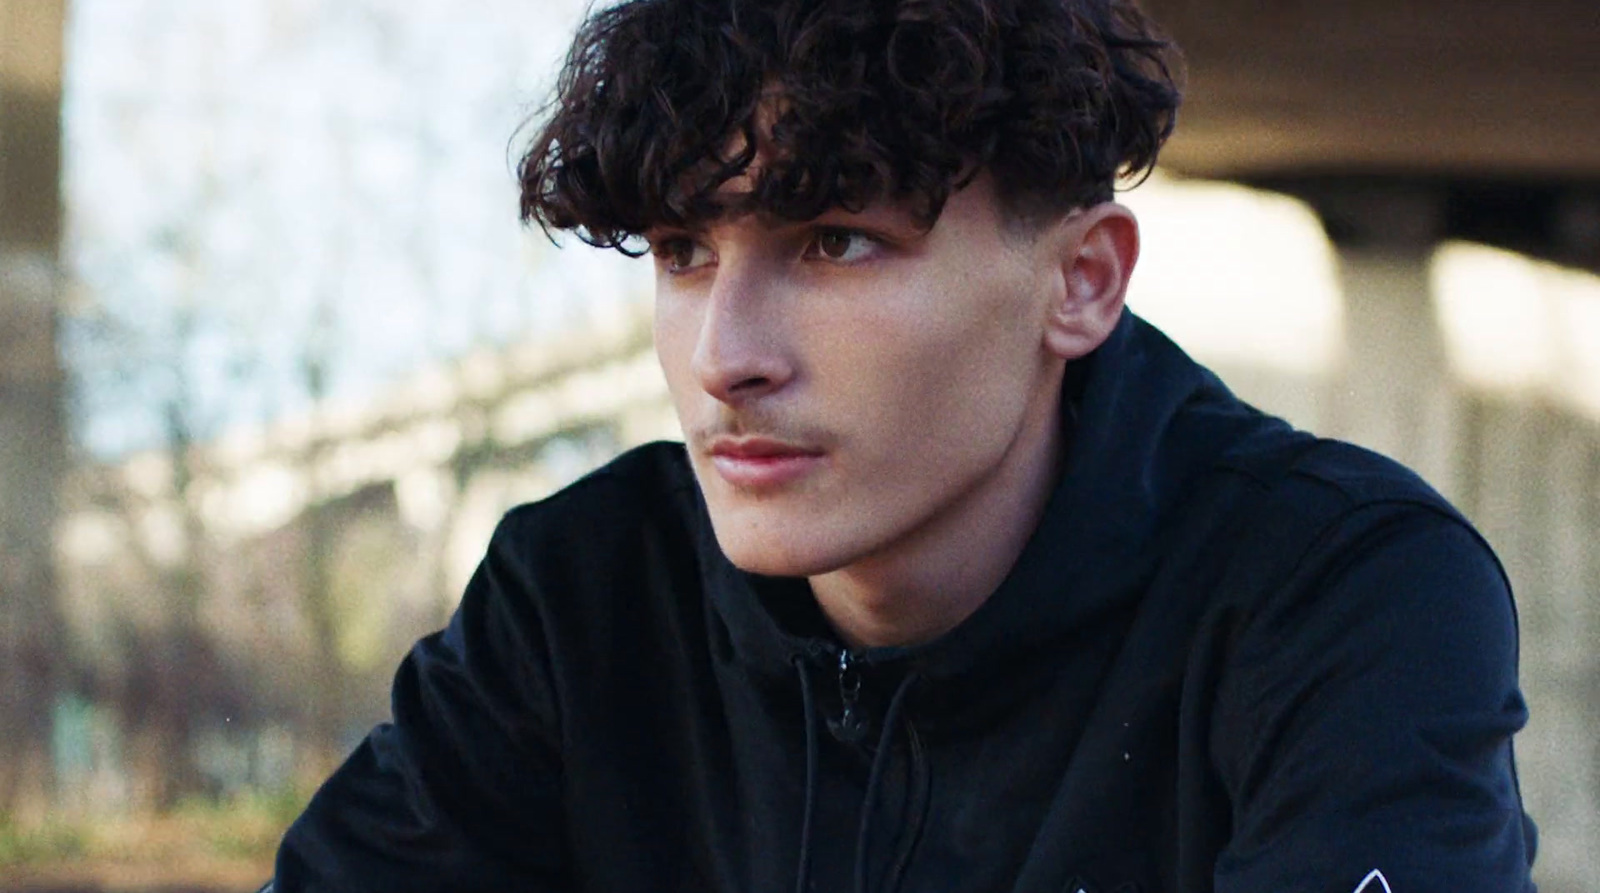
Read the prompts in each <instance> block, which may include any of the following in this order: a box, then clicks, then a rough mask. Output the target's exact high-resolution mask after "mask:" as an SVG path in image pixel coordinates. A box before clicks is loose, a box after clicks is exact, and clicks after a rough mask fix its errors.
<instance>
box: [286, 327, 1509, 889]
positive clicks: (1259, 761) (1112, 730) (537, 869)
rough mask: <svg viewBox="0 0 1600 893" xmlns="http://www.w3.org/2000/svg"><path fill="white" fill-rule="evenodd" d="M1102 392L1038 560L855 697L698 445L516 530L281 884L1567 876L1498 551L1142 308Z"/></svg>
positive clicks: (1428, 882) (948, 885) (433, 642)
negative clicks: (1546, 838)
mask: <svg viewBox="0 0 1600 893" xmlns="http://www.w3.org/2000/svg"><path fill="white" fill-rule="evenodd" d="M1072 375H1073V376H1074V379H1073V380H1074V382H1076V384H1075V386H1074V388H1073V389H1072V390H1073V395H1074V396H1073V399H1072V403H1071V405H1070V406H1069V407H1068V410H1069V411H1068V412H1066V413H1064V416H1065V417H1066V418H1068V419H1070V420H1073V428H1072V431H1071V442H1070V447H1069V450H1068V454H1067V458H1066V463H1065V469H1064V473H1063V476H1062V480H1061V483H1060V484H1059V486H1058V487H1057V489H1056V491H1055V492H1054V493H1053V494H1052V496H1051V499H1050V501H1049V505H1048V507H1047V509H1046V512H1045V516H1044V518H1043V520H1042V522H1041V524H1040V526H1039V528H1038V530H1037V531H1036V532H1035V534H1034V536H1033V537H1032V539H1031V540H1030V542H1029V543H1028V544H1027V546H1026V547H1025V549H1024V551H1023V553H1022V556H1021V557H1020V559H1019V560H1018V563H1017V565H1016V567H1015V568H1014V569H1013V570H1012V572H1011V574H1010V575H1009V576H1008V577H1007V579H1006V580H1005V581H1004V582H1003V583H1002V584H1001V586H1000V587H999V588H998V589H997V590H996V592H995V593H994V594H993V595H992V596H991V597H990V599H989V600H988V601H987V602H985V604H984V605H983V606H982V607H981V608H980V609H979V610H978V611H977V612H975V613H974V614H973V615H972V616H971V617H970V618H968V619H967V621H966V622H964V623H963V624H962V625H961V626H959V627H958V628H956V629H955V630H953V631H952V632H950V633H949V634H947V635H945V636H943V637H942V638H940V639H939V640H937V641H935V642H932V643H930V644H927V645H924V646H920V647H916V648H886V649H875V650H865V651H860V652H850V653H848V654H845V655H844V658H845V660H846V662H847V663H848V664H849V666H850V667H851V672H852V673H855V674H857V677H858V678H853V679H851V680H850V684H849V685H848V686H841V685H839V684H838V681H839V679H838V674H839V668H840V665H841V652H842V649H841V646H840V645H839V644H838V643H837V641H835V640H834V639H833V637H832V636H831V635H830V634H829V633H828V631H827V626H826V624H825V623H824V622H823V621H822V618H821V616H820V612H819V611H817V609H816V606H815V603H814V601H813V600H812V599H811V597H810V592H809V589H808V587H807V585H806V583H805V581H804V580H784V579H769V578H761V577H755V576H752V575H749V574H746V573H743V572H741V571H739V570H738V569H736V568H734V567H733V566H732V565H731V564H729V562H728V561H727V559H726V558H725V557H724V556H723V555H722V553H721V552H720V551H719V550H718V548H717V546H716V542H715V540H714V538H713V536H712V534H711V531H710V526H709V521H708V519H707V517H706V514H705V506H704V504H703V502H702V501H701V499H700V495H699V491H698V489H697V487H696V485H695V482H694V479H693V476H692V474H691V473H690V470H689V468H688V464H687V460H686V457H685V456H684V454H683V451H682V447H681V446H678V445H672V444H653V445H650V446H646V447H642V448H640V449H638V450H635V451H633V452H631V453H629V454H627V455H625V456H623V457H621V458H619V459H618V460H616V461H615V462H613V463H611V464H610V465H608V466H607V467H606V468H604V469H602V470H600V471H598V472H596V473H594V474H592V475H590V476H588V477H587V478H585V479H584V480H582V481H580V482H578V483H577V484H574V485H573V486H571V487H569V488H567V489H566V490H564V491H562V492H561V493H558V494H557V495H555V496H553V497H551V498H549V499H547V500H545V501H543V502H540V503H538V504H534V505H530V506H524V507H522V508H519V509H516V510H514V511H513V512H511V513H510V514H508V515H507V516H506V518H505V520H504V521H503V522H502V524H501V525H500V528H499V529H498V531H497V532H496V534H495V536H494V539H493V541H492V543H491V545H490V548H489V552H488V556H487V557H486V559H485V560H484V563H483V565H482V567H481V568H480V570H479V571H478V573H477V575H476V576H475V577H474V578H473V581H472V583H471V584H470V585H469V587H468V589H467V592H466V593H465V596H464V598H463V600H462V604H461V607H460V609H459V610H458V612H457V613H456V615H455V617H454V618H453V619H452V621H451V623H450V625H449V627H447V628H446V629H445V630H444V631H443V632H441V633H439V634H437V635H434V636H431V637H429V638H427V639H424V640H423V641H422V642H420V643H419V644H418V645H417V646H416V648H415V649H414V650H413V651H412V653H411V655H410V656H409V657H408V658H407V659H406V660H405V662H404V664H403V665H402V666H401V668H400V671H399V674H398V675H397V677H396V682H395V687H394V722H393V723H392V724H389V725H385V726H382V727H380V728H379V729H377V730H376V731H374V732H373V733H372V735H371V736H370V737H369V738H368V740H367V741H366V742H365V743H364V744H362V745H361V747H360V748H359V749H358V750H357V751H356V752H355V753H354V755H352V756H351V758H350V760H349V761H348V762H347V763H346V764H345V765H344V766H343V767H342V768H341V769H340V770H339V771H338V772H337V773H335V774H334V776H333V777H332V778H330V779H329V780H328V782H327V783H326V784H325V785H324V787H323V788H322V789H321V791H319V792H318V794H317V795H316V797H315V798H314V799H313V801H312V803H311V805H310V807H309V808H308V809H307V810H306V812H305V814H304V815H303V816H302V817H301V818H300V819H299V820H298V821H297V822H296V823H295V825H294V826H293V827H292V828H291V829H290V830H289V833H288V834H287V836H286V837H285V839H284V842H283V846H282V848H281V851H280V853H279V856H278V862H277V874H276V885H277V890H278V891H279V893H301V891H335V890H338V891H365V890H371V891H446V890H448V891H510V890H518V891H604V893H631V891H728V893H733V891H738V893H753V891H781V890H787V889H794V888H795V887H796V886H797V883H798V884H799V886H800V887H801V888H802V889H809V890H814V891H819V893H835V891H845V890H849V889H865V890H871V891H882V893H889V891H896V890H899V891H942V890H952V891H953V890H960V891H1016V893H1073V891H1077V890H1083V891H1086V893H1101V891H1104V893H1112V891H1134V890H1137V891H1144V893H1160V891H1172V893H1201V891H1215V893H1293V891H1301V893H1352V891H1354V890H1356V888H1357V887H1358V886H1360V885H1361V884H1362V883H1363V882H1364V881H1366V880H1367V879H1369V878H1370V877H1373V872H1374V871H1377V872H1380V873H1381V876H1382V878H1383V879H1384V881H1385V882H1387V883H1388V884H1389V885H1390V886H1391V887H1392V888H1393V889H1394V890H1395V891H1406V893H1432V891H1439V893H1443V891H1450V893H1471V891H1484V893H1488V891H1494V893H1505V891H1525V890H1531V889H1532V884H1531V882H1530V881H1529V879H1528V866H1529V864H1530V863H1531V861H1532V857H1533V850H1534V834H1533V825H1532V823H1531V822H1530V821H1528V819H1527V818H1526V816H1525V815H1524V814H1523V812H1522V809H1521V803H1520V797H1519V794H1518V792H1517V786H1516V776H1515V770H1514V766H1513V756H1512V748H1511V738H1512V734H1513V733H1514V732H1515V731H1516V730H1518V729H1519V728H1521V727H1522V725H1523V723H1524V722H1525V721H1526V715H1527V714H1526V709H1525V707H1524V705H1523V701H1522V698H1521V695H1520V694H1519V691H1518V686H1517V679H1516V662H1517V653H1516V649H1517V641H1516V618H1515V614H1514V611H1513V607H1512V603H1511V597H1510V591H1509V588H1508V586H1507V584H1506V581H1505V578H1504V576H1503V574H1502V572H1501V570H1500V567H1499V565H1498V564H1497V563H1496V561H1495V559H1494V557H1493V555H1492V554H1491V552H1490V551H1489V549H1488V547H1487V546H1486V545H1485V543H1484V542H1483V541H1482V540H1481V538H1480V537H1479V536H1478V535H1477V534H1476V533H1475V532H1474V531H1473V530H1472V528H1471V527H1470V526H1469V525H1467V523H1466V522H1465V521H1464V520H1462V519H1461V517H1460V516H1459V515H1458V514H1457V513H1456V512H1455V511H1454V510H1453V509H1452V508H1450V506H1449V505H1447V504H1446V503H1445V502H1444V500H1443V499H1441V498H1440V497H1439V496H1438V495H1437V494H1435V493H1434V492H1433V491H1432V490H1430V489H1429V488H1428V487H1427V486H1426V485H1425V484H1423V483H1422V482H1421V481H1420V480H1418V479H1417V478H1416V477H1415V476H1414V475H1412V474H1411V473H1410V472H1408V471H1406V470H1404V469H1403V468H1401V467H1399V466H1398V465H1396V464H1394V463H1392V462H1390V461H1388V460H1386V459H1383V458H1380V457H1378V456H1375V455H1373V454H1371V453H1368V452H1365V451H1362V450H1360V449H1357V448H1355V447H1352V446H1349V445H1346V444H1341V443H1337V442H1332V441H1317V440H1315V439H1313V438H1311V437H1310V436H1308V435H1305V434H1302V433H1299V432H1296V431H1294V430H1292V429H1291V428H1289V426H1287V425H1286V424H1284V423H1283V422H1281V421H1279V420H1276V419H1273V418H1271V417H1268V416H1265V415H1262V414H1261V413H1258V412H1256V411H1255V410H1253V409H1251V408H1250V407H1248V406H1246V405H1244V404H1243V403H1241V402H1240V401H1238V400H1237V399H1235V398H1234V397H1233V396H1232V395H1231V394H1229V393H1228V391H1227V390H1226V389H1225V388H1224V387H1223V386H1222V385H1221V384H1220V383H1219V382H1218V381H1217V380H1216V379H1215V378H1214V377H1213V376H1212V375H1211V374H1210V373H1209V372H1207V371H1206V370H1204V369H1203V368H1201V367H1200V366H1198V365H1196V364H1195V363H1193V362H1192V361H1191V360H1190V359H1189V358H1187V357H1186V356H1184V355H1183V353H1182V352H1181V351H1179V350H1178V349H1177V348H1176V347H1175V346H1173V345H1172V344H1171V343H1170V342H1169V341H1167V340H1166V339H1165V338H1164V337H1163V336H1162V335H1161V334H1160V333H1159V332H1157V331H1155V330H1154V329H1153V328H1151V327H1149V326H1148V325H1146V324H1144V323H1143V322H1141V321H1139V320H1137V319H1136V318H1135V317H1133V316H1132V315H1131V314H1130V315H1129V316H1127V317H1126V318H1125V319H1124V320H1123V322H1122V324H1121V325H1120V326H1119V327H1118V329H1117V331H1116V333H1115V334H1114V335H1113V337H1112V338H1111V340H1110V341H1108V342H1107V344H1106V345H1105V346H1103V347H1102V348H1101V350H1099V351H1097V352H1096V353H1095V354H1094V355H1093V356H1091V357H1090V358H1088V359H1087V360H1085V361H1084V362H1083V363H1082V364H1081V365H1080V366H1078V367H1077V368H1075V369H1073V370H1072ZM802 677H804V678H802ZM857 681H859V689H857V688H856V687H855V684H856V682H857ZM847 697H848V698H849V699H850V700H852V701H853V702H854V704H853V707H852V711H853V712H854V716H853V717H852V719H856V718H859V720H860V722H861V726H860V729H859V734H858V733H856V732H854V731H851V732H848V733H844V734H841V730H842V729H844V725H842V724H840V723H839V722H838V720H839V719H840V718H841V716H842V714H843V708H844V706H845V704H844V700H845V699H846V698H847ZM819 730H825V731H820V732H819ZM830 731H831V732H833V733H832V734H829V733H828V732H830ZM797 875H798V877H797ZM858 884H859V887H858V886H857V885H858ZM1367 889H1368V890H1374V889H1378V888H1377V887H1376V886H1374V885H1373V884H1371V883H1369V884H1368V886H1367Z"/></svg>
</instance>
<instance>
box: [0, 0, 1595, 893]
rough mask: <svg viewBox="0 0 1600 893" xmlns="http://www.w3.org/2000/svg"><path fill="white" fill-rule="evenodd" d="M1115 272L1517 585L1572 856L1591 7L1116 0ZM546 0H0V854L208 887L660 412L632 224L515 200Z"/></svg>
mask: <svg viewBox="0 0 1600 893" xmlns="http://www.w3.org/2000/svg"><path fill="white" fill-rule="evenodd" d="M1146 5H1147V6H1148V7H1149V8H1151V10H1152V11H1153V12H1154V13H1155V14H1156V16H1157V18H1158V19H1159V20H1161V21H1163V22H1164V23H1165V24H1166V25H1167V26H1168V27H1169V28H1170V30H1171V31H1173V32H1174V34H1175V35H1176V36H1177V38H1178V39H1179V41H1180V43H1182V44H1183V46H1184V47H1185V49H1186V51H1187V53H1188V57H1189V66H1190V70H1189V96H1190V99H1189V101H1188V104H1187V106H1186V109H1185V113H1184V116H1183V122H1182V125H1181V126H1180V128H1179V136H1178V137H1177V138H1176V139H1175V140H1174V142H1173V143H1172V144H1171V146H1170V149H1169V151H1168V153H1167V154H1166V155H1165V164H1164V166H1163V169H1162V170H1161V171H1160V172H1159V173H1158V175H1157V176H1155V177H1153V178H1152V179H1151V180H1150V181H1149V182H1147V183H1145V184H1144V185H1142V186H1140V187H1138V188H1137V189H1135V190H1133V191H1131V192H1129V193H1127V194H1126V195H1125V201H1126V202H1127V203H1128V204H1130V205H1131V206H1133V207H1134V209H1135V210H1136V211H1137V212H1138V214H1139V216H1140V219H1141V221H1142V223H1143V225H1144V230H1145V249H1144V258H1143V260H1142V261H1141V264H1140V267H1139V271H1138V272H1137V274H1136V275H1135V280H1134V295H1133V298H1132V303H1133V305H1134V307H1135V308H1136V309H1137V310H1139V311H1140V312H1142V313H1144V314H1145V315H1146V316H1147V317H1149V318H1150V319H1152V320H1153V321H1155V322H1156V323H1157V324H1158V325H1160V326H1161V327H1163V328H1164V329H1165V330H1166V331H1167V332H1168V333H1169V334H1171V335H1173V336H1174V337H1175V338H1176V339H1177V340H1178V341H1179V343H1180V344H1182V345H1184V346H1185V347H1186V348H1187V349H1189V350H1190V351H1191V352H1192V353H1194V354H1195V355H1196V356H1197V357H1198V358H1200V359H1201V360H1202V361H1204V362H1206V363H1208V364H1210V365H1211V366H1213V368H1215V369H1217V370H1218V371H1219V372H1220V373H1222V375H1223V377H1224V378H1225V379H1226V380H1227V381H1228V382H1229V383H1230V384H1231V385H1233V386H1234V387H1235V389H1236V390H1238V391H1239V392H1241V393H1242V394H1243V395H1244V396H1245V397H1246V398H1248V399H1250V400H1252V401H1254V402H1256V403H1258V404H1259V405H1262V406H1263V407H1265V408H1268V409H1270V410H1273V411H1276V412H1278V413H1281V414H1284V415H1286V416H1287V417H1289V418H1290V419H1291V420H1293V421H1295V422H1297V423H1298V424H1301V425H1303V426H1305V427H1308V428H1310V429H1312V430H1315V431H1317V432H1319V433H1322V434H1326V435H1332V436H1339V437H1344V438H1347V439H1351V440H1355V441H1357V442H1360V443H1364V444H1367V445H1370V446H1373V447H1375V448H1377V449H1380V450H1382V451H1384V452H1387V453H1389V454H1391V455H1394V456H1396V457H1398V458H1400V459H1402V460H1404V461H1406V462H1408V463H1410V464H1411V465H1413V466H1414V467H1416V468H1418V469H1419V470H1420V471H1421V472H1422V473H1423V474H1424V475H1425V476H1427V477H1428V478H1429V479H1430V480H1431V481H1432V482H1433V483H1434V484H1435V485H1436V486H1437V487H1439V488H1440V489H1441V490H1442V491H1443V492H1444V493H1445V494H1446V495H1447V496H1449V497H1451V498H1452V499H1453V500H1454V501H1455V502H1456V503H1457V504H1458V505H1459V506H1461V507H1462V508H1463V510H1464V511H1465V512H1466V513H1467V514H1468V515H1469V516H1470V517H1472V518H1473V519H1474V521H1475V522H1476V523H1478V524H1479V525H1480V526H1481V528H1482V529H1483V530H1484V532H1485V533H1486V535H1487V536H1488V537H1489V539H1490V540H1491V541H1492V542H1493V543H1494V545H1495V546H1496V548H1497V550H1498V551H1499V553H1500V555H1501V557H1502V558H1503V560H1504V561H1505V563H1506V565H1507V567H1508V569H1509V572H1510V574H1511V577H1512V579H1513V581H1514V583H1515V585H1516V588H1517V597H1518V601H1519V607H1520V611H1521V623H1522V642H1523V645H1522V678H1523V681H1524V687H1525V689H1526V692H1527V696H1528V700H1529V702H1530V704H1531V707H1532V710H1533V719H1532V722H1531V723H1530V725H1529V726H1528V729H1527V731H1526V732H1524V733H1523V734H1522V735H1521V736H1519V737H1518V739H1517V749H1518V756H1519V759H1520V762H1521V770H1522V786H1523V792H1524V795H1525V798H1526V800H1527V805H1528V808H1529V810H1530V811H1531V812H1532V813H1533V815H1534V816H1535V818H1536V819H1537V820H1538V821H1539V823H1540V826H1541V830H1542V838H1541V847H1540V856H1539V864H1538V866H1537V869H1536V872H1535V874H1536V877H1537V879H1538V880H1539V882H1540V885H1541V888H1542V889H1543V890H1545V891H1546V893H1594V891H1597V890H1600V855H1597V853H1600V746H1597V741H1600V276H1597V272H1600V90H1597V85H1600V61H1597V60H1600V53H1596V52H1595V48H1596V47H1600V10H1597V8H1596V7H1595V6H1594V4H1593V2H1592V0H1546V2H1537V3H1529V4H1504V3H1499V4H1493V3H1489V2H1487V0H1449V2H1447V0H1412V2H1388V3H1378V2H1376V0H1361V2H1350V3H1344V4H1308V3H1279V4H1259V3H1256V4H1251V3H1244V2H1240V0H1208V2H1206V3H1204V4H1201V3H1197V2H1190V0H1150V2H1148V3H1147V4H1146ZM581 12H582V7H581V4H580V3H579V2H577V0H411V2H408V3H405V4H398V3H392V2H380V0H214V2H210V3H204V4H201V3H194V2H189V0H0V893H9V891H15V890H24V889H26V890H44V889H58V890H63V891H65V890H104V891H154V890H166V891H178V890H207V891H209V890H229V889H231V890H245V889H254V885H255V884H257V883H259V882H260V881H261V880H262V879H264V878H265V877H266V876H267V874H268V872H269V871H270V859H271V853H272V849H273V846H274V845H275V843H276V840H277V838H278V836H279V835H280V834H281V832H282V830H283V827H284V825H285V824H286V823H287V822H288V821H289V819H290V818H292V816H293V815H294V814H295V813H296V811H297V810H298V808H299V807H300V806H301V805H302V804H303V803H304V800H305V798H306V797H307V796H309V793H310V791H311V790H312V789H313V787H314V785H315V783H316V782H317V780H318V779H320V778H321V777H322V776H323V775H325V774H326V772H327V771H329V769H330V768H331V767H332V766H333V765H335V764H336V762H337V761H338V759H339V758H340V757H341V755H342V754H343V753H344V752H345V751H346V750H348V749H349V748H350V747H351V746H352V745H353V744H354V743H355V742H356V741H357V740H359V738H360V737H361V736H362V735H363V734H364V733H365V732H366V731H367V729H368V728H369V727H370V726H371V725H372V724H373V723H376V722H379V721H382V720H383V719H384V718H385V717H386V715H387V687H388V681H389V675H390V673H391V672H392V671H393V668H394V666H395V664H396V662H397V661H398V660H399V658H400V656H401V655H402V654H403V653H404V651H405V650H406V648H407V647H409V645H410V643H411V642H412V641H414V640H415V639H416V638H417V637H419V636H421V635H423V634H425V633H426V632H428V631H430V630H432V629H434V628H437V627H438V626H439V625H441V624H442V623H443V622H444V621H445V619H446V618H447V617H448V615H449V612H450V611H451V610H452V608H453V605H454V603H455V600H456V598H457V596H458V594H459V592H460V590H461V587H462V585H463V584H464V582H465V580H466V577H467V575H468V574H469V573H470V572H471V569H472V567H473V565H474V564H475V563H476V561H477V559H478V557H479V555H480V554H481V551H482V549H483V547H484V545H485V544H486V541H487V538H488V534H489V532H490V530H491V529H492V527H493V525H494V523H495V522H496V520H497V519H498V517H499V515H500V514H501V513H502V512H503V511H504V510H505V509H507V508H509V507H510V506H512V505H514V504H516V503H519V502H523V501H527V500H530V499H536V498H539V497H541V496H542V495H544V494H547V493H549V492H550V491H551V490H552V489H554V488H556V487H559V486H561V485H562V484H564V483H565V482H567V481H569V480H571V479H572V478H574V477H575V476H577V475H579V474H581V473H583V472H584V471H586V470H587V469H589V468H591V467H593V466H594V465H596V464H598V463H600V462H602V461H604V460H605V459H607V458H608V457H610V456H611V455H613V454H615V453H616V452H617V451H619V450H621V449H623V448H625V447H627V446H629V445H631V444H634V443H637V442H640V441H643V440H648V439H653V438H658V437H672V436H675V434H676V426H675V423H674V421H673V419H672V415H671V412H670V409H669V408H668V406H667V404H666V401H665V390H664V386H663V384H662V382H661V380H660V377H659V371H658V370H657V369H656V367H655V363H654V359H653V356H652V354H651V348H650V335H649V316H650V292H649V285H650V276H649V271H648V268H647V265H646V262H644V261H638V262H634V261H629V260H627V259H624V258H621V257H618V256H614V255H609V254H604V253H601V252H596V251H593V250H590V249H587V248H585V247H584V246H582V245H573V246H568V247H565V248H562V247H559V246H556V245H552V244H551V243H549V242H548V241H546V240H545V239H544V238H543V237H542V236H539V235H537V234H530V233H527V232H525V231H523V230H522V229H521V228H519V226H518V225H517V222H516V192H515V183H514V177H513V174H512V168H513V166H514V163H515V160H516V155H517V150H518V147H519V141H518V131H519V127H521V126H522V125H523V124H524V122H525V121H526V120H527V118H528V116H529V115H530V114H531V113H532V112H534V111H535V110H536V108H537V105H538V103H539V102H540V101H541V100H542V99H543V98H544V96H545V95H546V92H547V90H548V88H549V85H550V83H551V81H552V79H553V74H554V72H555V68H556V65H557V61H558V59H559V57H560V54H561V52H562V51H563V50H564V48H565V45H566V42H567V41H568V39H569V37H570V35H571V33H572V30H573V28H574V27H575V25H576V23H577V21H578V17H579V16H580V14H581Z"/></svg>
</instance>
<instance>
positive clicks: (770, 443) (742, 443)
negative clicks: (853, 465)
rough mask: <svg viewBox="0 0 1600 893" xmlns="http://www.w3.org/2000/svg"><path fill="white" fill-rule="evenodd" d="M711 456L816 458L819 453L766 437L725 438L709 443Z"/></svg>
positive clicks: (732, 457) (735, 457)
mask: <svg viewBox="0 0 1600 893" xmlns="http://www.w3.org/2000/svg"><path fill="white" fill-rule="evenodd" d="M711 455H713V456H724V457H727V458H730V459H777V458H782V457H785V456H818V455H821V451H820V450H812V449H806V448H805V447H799V446H795V445H794V444H790V443H784V442H783V441H781V440H773V439H771V438H767V437H726V436H725V437H718V438H716V439H715V440H713V441H711Z"/></svg>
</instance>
